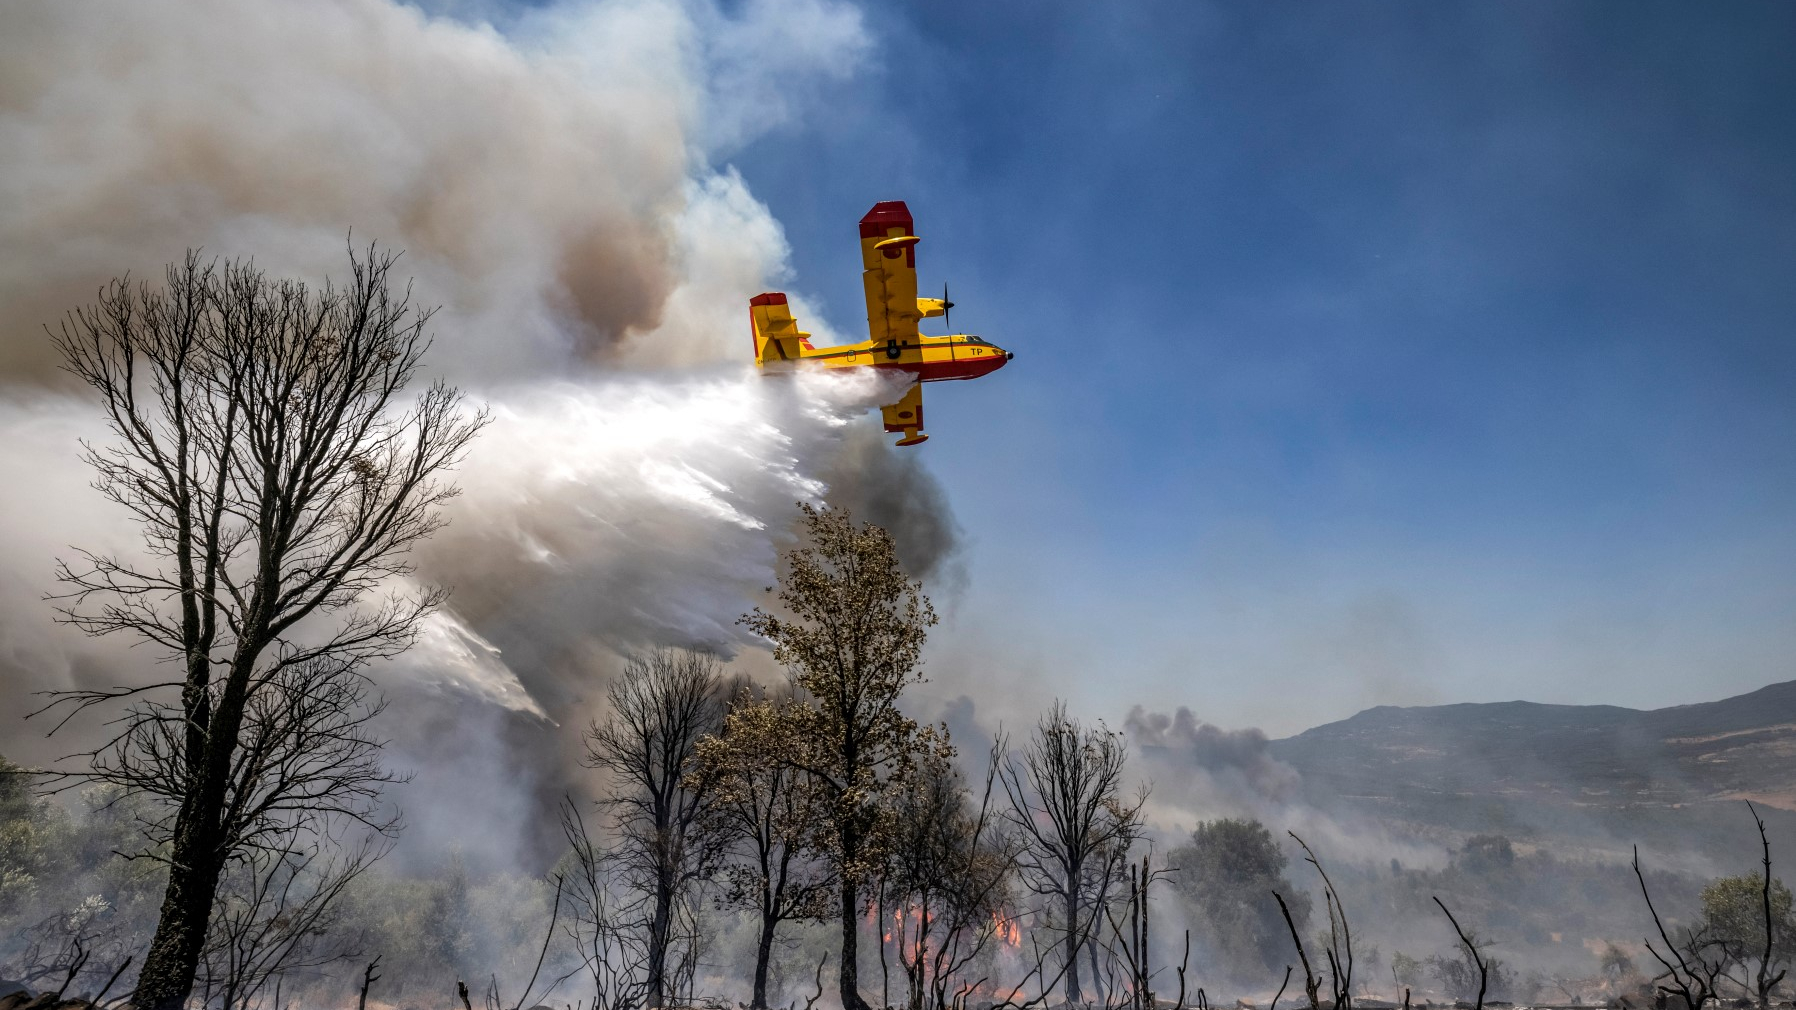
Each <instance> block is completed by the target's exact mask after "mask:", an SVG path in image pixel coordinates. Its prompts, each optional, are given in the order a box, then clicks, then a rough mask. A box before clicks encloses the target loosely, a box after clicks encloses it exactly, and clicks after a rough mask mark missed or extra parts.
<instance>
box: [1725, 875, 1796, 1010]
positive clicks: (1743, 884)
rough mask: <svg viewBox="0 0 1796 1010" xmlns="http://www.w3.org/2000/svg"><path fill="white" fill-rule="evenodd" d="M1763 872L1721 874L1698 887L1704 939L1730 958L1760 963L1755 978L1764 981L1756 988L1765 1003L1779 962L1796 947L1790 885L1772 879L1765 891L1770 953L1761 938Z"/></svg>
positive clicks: (1733, 961)
mask: <svg viewBox="0 0 1796 1010" xmlns="http://www.w3.org/2000/svg"><path fill="white" fill-rule="evenodd" d="M1766 897H1767V893H1766V888H1765V878H1764V877H1763V876H1762V875H1760V874H1757V873H1748V874H1743V875H1741V876H1738V877H1721V878H1719V879H1717V880H1713V881H1711V882H1710V883H1709V885H1708V886H1707V887H1705V888H1703V889H1702V924H1703V926H1702V928H1703V935H1704V937H1705V939H1707V940H1709V941H1711V942H1712V943H1714V944H1715V945H1716V946H1718V947H1719V948H1721V949H1722V950H1723V951H1725V953H1726V957H1727V958H1728V960H1729V962H1731V964H1736V965H1739V966H1741V967H1742V968H1749V967H1753V968H1756V967H1760V966H1761V962H1762V968H1763V970H1762V971H1757V972H1753V973H1752V974H1753V977H1754V978H1762V979H1764V981H1765V984H1763V985H1762V986H1761V987H1760V988H1762V989H1763V991H1762V992H1761V993H1759V997H1760V999H1761V1001H1763V1002H1765V1003H1768V1002H1769V999H1770V990H1771V988H1772V987H1773V986H1775V985H1776V984H1777V983H1778V982H1780V981H1782V979H1783V976H1784V974H1785V971H1786V970H1787V969H1785V968H1784V967H1783V966H1785V965H1788V963H1789V960H1790V951H1791V950H1792V949H1796V920H1793V919H1792V917H1791V914H1790V910H1791V909H1790V906H1791V902H1790V888H1789V887H1788V886H1787V885H1785V884H1784V882H1783V881H1781V880H1776V879H1773V880H1772V881H1771V887H1770V891H1769V898H1770V911H1771V943H1770V945H1769V946H1770V956H1769V958H1767V957H1766V956H1765V955H1766V946H1767V945H1766V943H1765V905H1766Z"/></svg>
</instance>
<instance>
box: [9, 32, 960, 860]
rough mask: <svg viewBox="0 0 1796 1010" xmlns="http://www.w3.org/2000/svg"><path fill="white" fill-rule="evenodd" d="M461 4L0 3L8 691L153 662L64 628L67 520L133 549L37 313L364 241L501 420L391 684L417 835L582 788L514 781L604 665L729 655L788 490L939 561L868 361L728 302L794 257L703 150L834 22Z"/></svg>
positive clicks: (550, 749)
mask: <svg viewBox="0 0 1796 1010" xmlns="http://www.w3.org/2000/svg"><path fill="white" fill-rule="evenodd" d="M459 13H461V14H462V15H463V17H462V18H461V19H452V18H448V17H442V16H433V15H432V14H429V13H426V12H425V11H423V10H420V9H418V8H414V7H410V6H405V5H402V4H398V3H394V2H391V0H324V2H309V0H308V2H300V0H271V2H267V3H258V4H241V3H236V2H233V0H197V2H186V0H146V2H142V3H133V4H126V5H84V4H68V3H61V2H57V0H24V2H20V3H15V4H9V5H7V6H6V7H5V9H4V10H3V11H0V249H3V250H4V252H3V253H0V467H3V468H4V469H5V472H7V473H9V474H12V475H14V479H13V480H12V481H10V482H8V486H7V487H6V488H5V489H4V490H0V509H4V514H5V516H6V520H7V521H6V522H5V524H4V528H3V530H0V605H3V606H4V612H3V613H0V664H3V669H0V697H3V698H4V700H5V702H6V707H7V708H8V709H10V710H12V711H15V712H16V711H21V710H22V709H23V708H24V707H25V699H26V697H27V695H28V692H30V691H33V690H41V689H45V688H54V687H66V686H71V685H74V684H94V683H107V682H114V681H117V680H119V679H134V678H141V677H143V676H145V667H146V664H147V660H148V657H147V656H146V655H145V654H144V653H143V652H142V651H141V650H138V651H136V652H130V651H127V650H125V649H124V648H123V646H124V644H125V643H123V642H118V643H114V642H106V641H101V642H93V641H87V640H83V639H81V638H80V636H79V635H78V634H77V633H75V632H74V631H72V630H70V629H65V628H56V627H54V626H53V624H52V623H51V619H50V618H51V609H50V607H49V606H48V605H46V604H45V603H44V602H43V601H42V599H41V596H42V594H44V593H45V592H46V591H49V590H51V589H52V588H53V587H52V586H51V584H50V580H49V574H50V571H51V564H52V559H53V558H54V557H56V556H58V555H60V554H66V553H67V547H66V545H69V544H78V545H80V546H83V547H91V548H95V549H100V550H127V551H128V550H132V549H134V540H133V533H132V530H131V528H130V526H129V524H128V523H127V522H126V521H125V518H124V517H123V516H122V515H121V514H118V513H117V512H114V511H111V510H109V509H107V508H106V507H105V505H104V503H103V502H102V501H101V499H100V498H99V496H98V495H96V494H94V493H93V492H92V491H90V490H88V489H87V488H86V487H85V483H86V481H87V479H88V475H87V474H86V472H85V471H84V470H83V468H82V467H81V464H80V463H79V462H78V461H77V459H76V455H75V450H76V445H75V440H76V439H77V438H78V437H83V436H85V437H96V436H103V435H104V432H103V431H102V430H101V429H100V427H99V424H98V418H97V412H96V411H94V409H93V408H92V406H91V405H90V404H89V403H88V402H87V401H86V400H84V399H83V398H82V396H81V391H79V390H72V389H70V388H69V384H68V381H67V379H66V377H64V376H61V375H59V373H58V372H57V371H56V368H55V364H56V362H55V356H54V353H53V351H52V349H51V347H50V344H49V341H48V340H47V339H46V337H45V336H44V333H43V326H44V325H45V324H47V323H54V321H55V320H57V319H58V318H59V317H60V316H61V315H62V314H63V313H64V312H66V311H67V310H68V309H70V308H72V307H74V306H77V305H80V304H83V303H85V302H87V301H89V300H91V298H92V297H93V295H94V293H95V291H97V290H98V289H99V288H100V287H101V286H102V285H103V284H104V283H106V281H108V280H109V279H110V278H113V277H115V276H118V275H120V274H123V273H126V272H127V271H128V272H130V273H131V274H132V275H133V276H135V277H138V278H152V279H154V278H159V277H160V273H161V269H162V266H163V264H165V263H168V262H170V261H173V260H177V259H178V258H179V257H180V256H181V255H182V253H183V252H184V251H185V250H186V249H188V248H191V247H199V248H203V249H204V250H205V251H206V252H207V253H209V254H214V255H219V256H224V257H246V258H248V257H253V258H254V259H255V261H256V263H257V264H258V265H259V266H261V267H263V268H264V269H266V270H268V271H269V272H270V273H271V274H273V275H276V276H288V275H291V276H299V277H303V278H307V279H310V280H314V281H316V280H320V279H322V278H324V277H327V276H330V275H331V274H333V273H337V272H340V269H341V267H342V266H343V265H344V263H345V261H346V257H345V237H346V236H348V235H350V234H351V233H352V232H353V237H354V241H355V242H357V243H358V244H359V243H361V242H364V241H377V242H379V243H381V244H382V245H384V246H387V247H391V248H396V249H402V250H404V252H405V258H404V259H403V260H402V261H401V267H402V270H403V271H404V272H405V273H407V274H409V275H411V276H413V277H414V278H415V289H414V297H415V299H416V301H417V302H418V303H419V304H421V305H426V306H433V305H440V306H442V309H441V311H440V313H439V314H438V315H437V316H436V318H435V320H434V321H433V326H432V329H433V331H434V332H435V334H436V344H435V345H434V347H433V349H432V351H431V354H430V355H429V357H428V358H427V359H426V370H427V371H428V372H430V373H432V374H433V375H442V376H446V377H447V378H448V379H450V380H451V381H453V382H456V383H458V384H461V385H462V386H464V387H465V388H467V389H468V390H469V392H470V394H471V397H472V398H473V399H476V400H479V401H482V402H485V403H487V404H488V405H489V406H490V407H491V409H492V411H493V414H494V423H493V424H492V426H491V427H490V428H489V429H488V430H487V432H486V433H485V434H484V435H483V436H482V437H481V439H480V440H479V442H478V443H477V445H476V447H475V449H474V452H473V454H472V455H471V457H470V458H469V459H468V461H467V463H466V464H465V466H464V467H463V468H462V470H461V472H460V473H459V474H458V477H457V479H458V482H459V483H460V484H461V485H462V486H463V487H464V488H465V489H466V492H467V493H466V494H465V495H464V496H463V497H462V498H461V499H459V500H458V501H457V502H456V503H455V505H454V508H453V510H452V515H451V520H452V524H451V526H450V527H449V529H448V530H447V531H445V532H444V533H443V534H441V535H440V536H439V537H438V538H437V539H436V540H435V541H434V542H432V543H431V544H429V545H428V546H427V547H425V548H424V549H423V550H422V551H421V552H420V554H419V562H420V570H419V576H420V577H421V578H423V579H426V580H429V581H432V582H441V583H445V584H449V585H451V586H452V587H453V588H454V593H455V595H454V598H453V601H452V605H451V609H450V610H448V611H446V612H445V613H444V614H442V615H441V616H440V617H439V618H437V619H435V620H434V621H433V622H432V624H431V625H430V627H429V628H428V629H427V633H426V635H425V636H424V639H423V641H422V642H421V643H420V646H419V647H418V648H417V649H416V650H415V651H414V652H413V653H411V654H410V655H409V656H407V657H406V658H405V659H404V660H403V661H401V663H399V664H397V665H396V666H395V667H394V668H393V669H392V670H388V671H385V672H383V674H382V680H383V683H384V684H385V686H386V687H387V689H388V690H389V692H390V693H392V694H393V695H394V697H395V701H396V705H395V708H396V709H400V708H403V709H404V711H405V713H406V717H405V718H404V719H401V720H395V738H396V740H395V743H396V759H397V760H398V761H399V762H400V763H401V764H404V765H407V766H409V767H412V768H415V769H417V770H418V771H419V779H418V781H417V782H416V783H414V785H413V786H412V787H411V789H410V790H409V791H408V793H407V795H406V797H405V802H406V805H407V806H408V807H411V808H413V813H412V819H413V822H414V823H419V822H428V823H430V824H443V825H447V824H453V823H455V822H456V819H455V817H453V816H451V814H450V813H449V812H448V807H449V804H450V803H451V801H453V802H454V803H456V804H461V805H463V806H468V807H480V808H482V809H485V810H489V811H492V812H493V813H495V814H496V815H500V816H495V817H492V818H482V820H486V821H488V822H494V823H496V822H507V821H516V820H517V819H519V815H520V814H522V813H523V812H527V811H529V810H532V809H536V808H537V807H536V806H535V805H534V804H533V803H531V802H526V801H523V800H521V799H520V797H529V796H531V795H532V794H538V793H540V794H544V795H548V794H553V793H556V792H558V791H559V790H561V789H562V788H564V787H570V783H568V782H564V781H560V780H558V779H556V778H554V776H555V775H558V774H565V773H560V772H546V771H544V772H542V773H541V776H540V777H538V771H539V770H541V769H544V768H547V767H551V766H558V765H559V766H565V765H567V764H570V763H571V762H568V761H566V760H565V759H566V758H567V757H568V755H567V754H566V753H565V751H567V750H568V749H569V748H570V747H571V746H573V744H574V742H575V740H576V738H577V730H578V728H579V725H580V724H581V723H582V722H583V720H584V718H586V716H587V715H588V714H590V712H591V711H592V710H593V706H594V705H595V704H596V703H597V700H598V698H599V697H600V696H601V695H602V685H603V682H604V679H603V678H604V675H605V673H606V671H607V670H608V669H610V668H611V666H612V665H613V664H614V663H615V662H616V658H617V655H618V654H619V653H621V652H624V651H627V650H630V649H633V648H638V647H641V646H645V645H649V644H654V643H671V644H699V645H708V646H713V647H717V648H722V649H725V650H731V649H733V648H735V647H736V646H738V645H739V644H740V643H741V642H742V637H741V635H740V634H739V632H738V629H737V628H736V627H735V626H734V623H733V622H734V619H735V617H736V616H737V615H739V614H740V613H742V612H743V611H744V610H746V609H747V608H748V607H750V606H752V605H753V604H754V603H755V602H757V601H758V600H759V599H761V596H760V592H761V589H762V588H763V587H765V586H766V585H769V584H771V583H772V581H773V568H774V562H775V558H776V554H777V550H778V549H779V547H781V546H782V545H783V544H784V543H786V542H787V539H788V537H789V535H790V527H791V522H792V518H793V514H794V513H793V509H792V505H793V502H795V501H800V500H808V501H825V500H827V501H830V502H832V503H836V504H847V505H850V506H851V507H855V508H856V509H857V511H859V512H861V513H862V514H864V515H866V516H867V517H868V518H872V519H875V520H876V521H881V522H883V523H885V524H888V525H890V526H892V527H894V528H896V529H897V530H898V532H899V535H900V536H901V537H902V538H903V541H904V543H905V546H906V550H907V553H908V557H907V558H906V560H907V561H908V562H909V564H910V565H911V567H912V570H913V571H914V572H917V573H919V574H923V575H925V576H929V575H935V574H939V573H942V572H952V570H953V569H952V562H951V556H952V554H953V552H954V547H955V527H954V525H953V522H952V520H951V518H950V517H949V516H948V513H947V509H946V503H945V500H944V497H943V495H942V493H941V490H940V488H939V487H938V486H937V485H935V484H934V482H933V481H932V479H931V478H930V477H929V476H928V475H927V474H926V473H925V472H924V471H922V470H921V469H920V468H919V466H918V463H917V461H916V459H914V458H912V457H905V456H903V455H901V454H896V453H893V452H891V451H889V449H888V448H887V447H885V446H884V445H883V443H882V440H880V439H879V437H878V435H877V426H876V425H874V424H873V422H872V421H870V420H869V419H867V418H865V417H864V416H863V415H864V414H865V413H866V411H867V409H868V408H869V407H871V406H872V405H874V404H876V403H878V402H879V401H880V399H881V397H882V395H884V392H885V391H884V390H883V389H882V388H881V387H880V386H879V385H878V383H877V381H876V380H873V379H862V380H854V379H841V378H836V379H825V378H818V379H815V380H809V379H806V380H793V381H778V380H762V379H761V378H760V377H759V376H757V375H755V374H753V370H752V369H751V368H748V367H745V358H746V351H747V347H748V343H749V340H748V335H747V333H746V321H745V318H744V305H745V301H746V299H747V298H748V296H750V295H752V294H754V293H755V292H757V291H760V290H765V289H766V288H768V287H772V286H775V285H776V284H778V283H779V282H780V281H782V280H784V279H785V278H784V274H785V270H786V267H785V263H786V256H787V248H786V244H785V238H784V235H783V232H782V230H781V228H780V226H779V224H778V222H777V221H775V220H773V218H772V217H771V215H770V214H769V213H768V211H767V209H766V207H765V206H763V205H762V204H760V203H759V202H758V201H757V200H755V198H754V197H753V195H752V194H751V193H750V192H749V190H748V188H747V186H746V185H745V183H744V182H743V180H742V179H741V178H740V177H739V176H737V175H736V174H735V173H734V171H732V170H729V169H727V168H726V169H722V170H718V169H715V168H713V167H712V159H713V158H714V157H717V156H718V155H719V154H720V153H727V152H728V150H730V149H731V148H732V147H733V146H735V145H740V144H742V143H744V142H746V141H747V140H749V139H752V138H753V137H754V136H756V135H758V134H760V133H762V132H764V131H766V130H769V129H773V128H776V127H778V126H779V125H780V124H781V123H783V122H785V121H786V120H788V119H789V118H791V117H793V116H796V115H798V114H800V112H801V110H802V108H803V104H804V103H805V102H806V101H807V100H809V99H810V98H811V97H812V96H814V95H815V94H817V93H818V92H819V90H820V89H821V88H823V87H825V86H827V84H828V83H829V82H830V81H832V80H835V79H839V78H840V77H841V76H843V75H845V74H847V73H849V72H850V71H851V69H852V68H853V67H854V66H855V65H856V64H857V63H858V62H859V61H861V60H862V58H863V57H864V55H865V51H866V49H867V46H868V43H867V38H866V35H865V31H864V29H863V26H862V24H861V21H860V16H859V14H858V12H857V11H856V10H855V9H854V8H852V7H851V6H849V5H847V4H845V3H840V2H835V0H802V2H799V3H795V4H792V3H782V4H777V5H776V4H773V3H770V2H762V0H754V2H749V3H746V4H741V5H735V4H732V5H729V6H728V8H727V9H726V8H725V7H724V6H723V5H713V4H710V3H706V2H703V0H691V2H683V0H598V2H590V3H563V4H557V5H551V6H548V7H544V8H537V9H533V10H530V11H528V12H526V13H523V14H517V15H507V19H506V20H504V21H503V22H502V24H501V27H500V28H494V27H492V26H491V25H490V24H488V23H486V22H483V21H480V20H477V19H473V18H470V17H468V16H467V15H468V14H469V9H467V8H463V9H461V10H460V11H459ZM774 49H777V50H778V51H779V52H780V54H781V56H780V58H779V59H778V60H777V61H774V60H768V59H766V58H765V54H766V53H767V52H769V51H771V50H774ZM844 227H845V228H846V227H847V225H845V226H844ZM843 241H844V242H845V243H846V242H849V241H850V238H849V235H848V232H847V231H844V237H843ZM844 248H848V247H847V246H844ZM799 302H800V304H799V308H800V310H801V311H803V310H804V305H803V302H802V299H799ZM806 318H807V323H808V324H809V326H810V328H811V329H812V330H814V331H816V332H817V333H818V335H819V337H822V338H827V337H828V336H829V334H830V331H829V328H828V325H827V321H825V320H822V319H820V318H817V316H816V314H815V313H814V312H809V313H807V316H806ZM5 740H6V743H5V745H4V747H3V748H0V749H3V750H5V751H6V752H8V755H9V756H12V757H17V758H23V759H26V760H42V759H44V758H45V757H47V756H49V755H50V754H51V753H52V752H53V751H61V750H66V749H67V747H66V745H62V744H57V745H55V746H52V745H49V744H45V743H44V742H43V741H42V740H41V738H40V737H39V735H38V734H37V732H35V731H34V730H32V729H31V727H30V726H28V725H24V726H22V725H19V724H16V723H15V724H14V725H13V726H11V727H8V729H7V731H6V733H5ZM555 756H559V758H560V759H562V760H559V761H544V760H539V759H542V758H546V757H555ZM439 807H440V809H439ZM461 823H463V824H464V825H465V824H466V823H467V822H466V820H465V818H464V819H463V820H462V821H461ZM462 834H463V835H464V837H460V838H458V839H456V841H457V842H458V843H459V844H461V845H462V846H463V848H464V849H465V850H466V851H468V853H469V854H470V856H474V857H478V856H480V855H481V854H482V851H481V850H482V849H483V848H484V849H485V850H486V854H490V855H493V856H494V857H495V858H498V857H499V855H500V854H502V853H505V852H509V851H511V850H512V849H514V848H515V847H516V846H517V845H518V844H520V843H522V842H523V841H524V840H525V837H524V836H525V834H526V833H525V832H523V831H522V830H518V831H514V832H511V833H509V834H508V833H507V832H506V831H498V832H489V834H491V835H493V837H486V838H481V839H475V838H471V837H466V836H467V835H468V834H469V832H466V831H465V829H464V831H463V832H462Z"/></svg>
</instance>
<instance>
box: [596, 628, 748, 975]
mask: <svg viewBox="0 0 1796 1010" xmlns="http://www.w3.org/2000/svg"><path fill="white" fill-rule="evenodd" d="M607 693H608V697H609V698H610V701H611V712H610V714H609V715H608V716H607V717H606V718H605V720H604V721H602V722H595V723H593V725H592V726H591V727H590V728H588V729H587V732H586V756H587V761H588V763H589V764H590V765H591V766H592V767H594V768H598V769H602V770H603V771H605V772H607V773H609V775H610V777H611V785H610V793H609V796H608V798H607V803H608V805H609V806H610V808H611V810H612V812H613V813H614V814H615V816H616V817H617V826H618V830H619V834H620V849H619V853H618V855H619V856H620V858H621V860H622V866H623V868H624V871H625V873H626V874H628V876H629V879H630V880H631V882H632V883H633V884H634V885H635V886H636V887H637V888H638V889H639V890H641V891H642V892H643V893H644V894H646V895H648V899H649V903H650V909H649V919H648V936H647V942H646V944H645V947H644V950H645V955H646V963H645V969H646V976H645V978H644V980H643V983H644V987H645V992H644V995H645V998H646V999H647V1001H648V1005H649V1006H650V1007H659V1006H662V1005H664V1004H665V1002H666V999H667V996H668V992H669V985H668V982H669V972H668V967H669V962H668V956H669V953H670V947H671V941H672V938H673V928H674V925H675V917H676V915H677V914H678V913H679V910H680V908H681V906H682V904H683V903H684V902H686V901H687V899H688V898H689V896H690V893H691V890H692V886H693V884H694V883H695V882H697V881H698V880H699V879H701V878H702V877H703V876H705V875H706V874H707V873H708V872H709V871H710V869H711V866H712V863H713V861H714V859H715V857H716V855H717V851H718V846H717V840H716V839H715V838H714V837H712V836H711V835H709V834H708V833H707V832H705V831H704V830H703V824H702V823H701V817H702V815H703V814H704V811H705V806H706V803H707V802H708V800H709V786H710V783H709V782H708V781H707V780H706V779H705V778H704V777H703V776H693V775H691V774H689V773H690V772H691V771H693V770H694V769H693V767H692V764H691V763H692V759H693V755H694V753H695V752H696V750H697V748H698V745H699V741H700V740H702V739H704V738H705V737H707V736H711V735H713V734H715V733H716V732H717V731H718V730H720V729H721V728H722V726H723V717H724V712H725V694H724V683H723V677H722V674H721V666H720V664H719V663H718V661H717V658H716V657H715V656H712V655H710V654H708V653H704V652H696V651H693V650H690V649H657V650H655V651H654V652H651V653H649V654H647V655H644V656H637V657H634V658H632V659H631V660H630V661H629V664H628V665H627V667H626V668H625V670H624V673H623V676H621V677H619V678H617V679H616V680H614V681H612V683H611V687H610V688H609V690H608V692H607Z"/></svg>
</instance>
